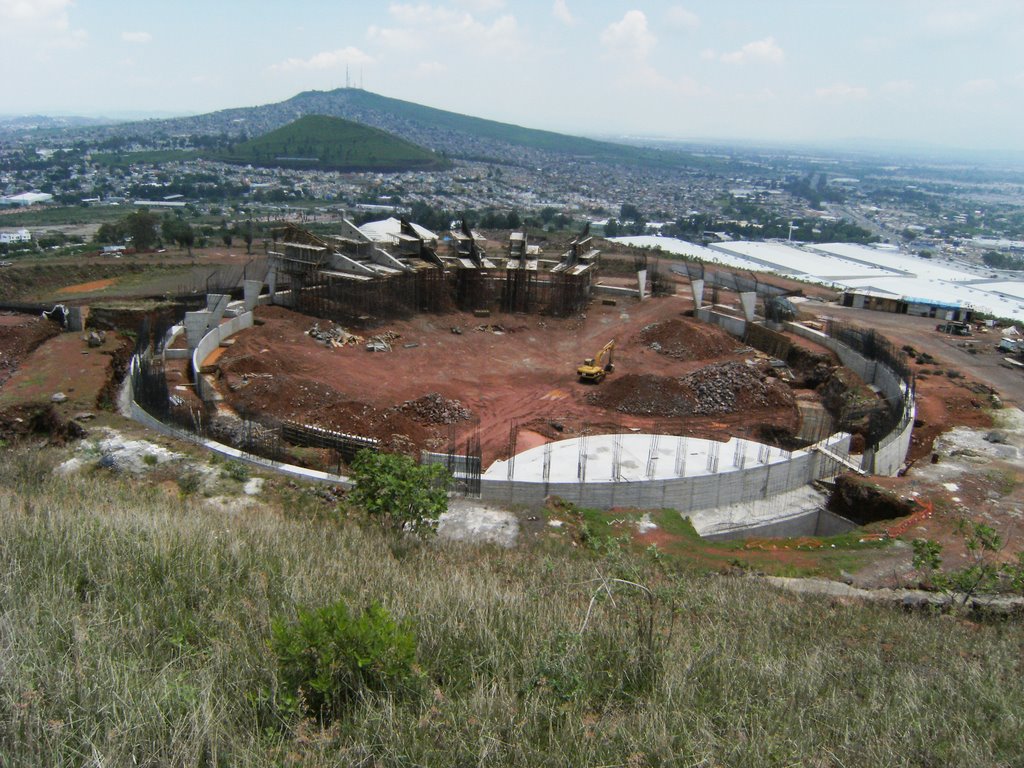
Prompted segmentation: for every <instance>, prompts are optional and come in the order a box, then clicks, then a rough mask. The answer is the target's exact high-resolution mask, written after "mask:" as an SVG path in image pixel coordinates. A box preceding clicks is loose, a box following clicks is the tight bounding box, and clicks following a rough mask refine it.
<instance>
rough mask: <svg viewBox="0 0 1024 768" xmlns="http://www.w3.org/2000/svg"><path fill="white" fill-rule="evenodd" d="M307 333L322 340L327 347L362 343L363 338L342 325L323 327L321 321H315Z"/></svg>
mask: <svg viewBox="0 0 1024 768" xmlns="http://www.w3.org/2000/svg"><path fill="white" fill-rule="evenodd" d="M306 335H308V336H310V337H312V338H314V339H316V340H317V341H322V342H323V343H324V345H325V346H327V347H332V348H333V347H348V346H355V345H357V344H361V343H362V341H363V338H362V337H361V336H356V335H355V334H354V333H349V332H348V331H346V330H345V329H344V328H342V327H341V326H340V325H334V324H331V325H330V326H328V327H327V328H321V327H320V323H313V327H312V328H310V329H309V330H308V331H306Z"/></svg>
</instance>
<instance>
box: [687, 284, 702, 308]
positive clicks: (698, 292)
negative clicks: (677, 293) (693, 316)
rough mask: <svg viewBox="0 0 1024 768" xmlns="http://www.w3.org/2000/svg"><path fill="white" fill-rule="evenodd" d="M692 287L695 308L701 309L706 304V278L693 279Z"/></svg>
mask: <svg viewBox="0 0 1024 768" xmlns="http://www.w3.org/2000/svg"><path fill="white" fill-rule="evenodd" d="M690 288H691V289H693V308H694V309H700V308H701V307H703V306H704V280H691V281H690Z"/></svg>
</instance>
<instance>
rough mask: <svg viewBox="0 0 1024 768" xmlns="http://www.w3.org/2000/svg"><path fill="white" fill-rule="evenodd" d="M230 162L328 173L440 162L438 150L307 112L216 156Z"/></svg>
mask: <svg viewBox="0 0 1024 768" xmlns="http://www.w3.org/2000/svg"><path fill="white" fill-rule="evenodd" d="M217 159H219V160H225V161H227V162H231V163H241V164H251V165H256V166H264V167H267V166H269V167H276V168H315V169H318V170H330V171H407V170H415V169H426V168H437V167H442V166H443V165H444V162H443V160H441V159H440V158H439V157H438V156H437V155H436V154H434V153H433V152H431V151H430V150H427V149H423V148H422V147H418V146H416V145H415V144H412V143H411V142H408V141H405V140H404V139H400V138H398V137H397V136H393V135H392V134H389V133H386V132H385V131H382V130H379V129H377V128H371V127H369V126H365V125H360V124H358V123H353V122H351V121H349V120H342V119H340V118H337V117H327V116H324V115H307V116H305V117H301V118H299V119H298V120H296V121H295V122H293V123H290V124H289V125H286V126H284V127H283V128H279V129H277V130H276V131H271V132H270V133H267V134H264V135H262V136H259V137H257V138H255V139H250V140H249V141H245V142H242V143H240V144H237V145H235V146H234V147H233V148H232V149H231V150H230V151H228V152H226V153H223V154H220V155H218V156H217Z"/></svg>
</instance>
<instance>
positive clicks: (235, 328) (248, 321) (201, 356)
mask: <svg viewBox="0 0 1024 768" xmlns="http://www.w3.org/2000/svg"><path fill="white" fill-rule="evenodd" d="M252 326H253V314H252V312H243V313H242V314H241V315H238V316H237V317H232V318H231V319H230V320H226V321H225V322H223V323H221V324H220V325H218V326H217V327H216V328H211V329H210V330H209V331H207V332H206V335H205V336H203V338H202V339H200V340H199V344H197V345H196V348H195V349H194V350H193V351H192V375H193V377H194V380H195V385H196V394H198V395H199V397H200V398H202V399H203V400H204V401H206V400H211V399H213V398H214V397H215V396H216V394H217V393H216V390H215V389H214V388H213V387H212V386H211V385H210V383H209V382H207V381H206V379H205V378H204V377H203V375H202V374H201V373H199V371H200V370H201V369H202V366H203V361H204V360H205V359H206V358H208V357H209V356H210V355H211V354H213V350H215V349H217V347H219V346H220V344H221V342H222V341H224V339H226V338H228V337H229V336H232V335H234V334H236V333H238V332H239V331H241V330H244V329H246V328H252Z"/></svg>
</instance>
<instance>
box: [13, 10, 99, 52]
mask: <svg viewBox="0 0 1024 768" xmlns="http://www.w3.org/2000/svg"><path fill="white" fill-rule="evenodd" d="M73 5H74V2H73V0H0V26H2V27H3V30H4V41H5V44H7V45H9V44H12V43H17V44H19V45H21V46H22V47H24V48H27V49H29V50H35V51H37V52H38V50H39V49H45V48H73V47H77V46H79V45H80V44H82V43H83V42H85V40H86V39H87V38H88V34H87V33H86V32H85V30H81V29H73V28H72V26H71V18H70V16H69V15H68V11H69V10H70V9H71V7H72V6H73Z"/></svg>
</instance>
